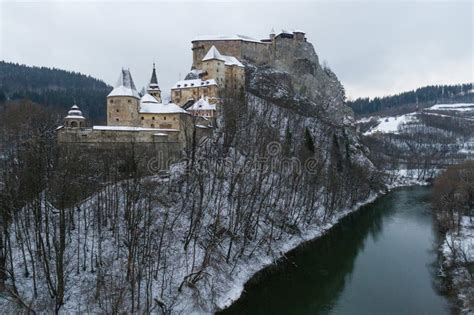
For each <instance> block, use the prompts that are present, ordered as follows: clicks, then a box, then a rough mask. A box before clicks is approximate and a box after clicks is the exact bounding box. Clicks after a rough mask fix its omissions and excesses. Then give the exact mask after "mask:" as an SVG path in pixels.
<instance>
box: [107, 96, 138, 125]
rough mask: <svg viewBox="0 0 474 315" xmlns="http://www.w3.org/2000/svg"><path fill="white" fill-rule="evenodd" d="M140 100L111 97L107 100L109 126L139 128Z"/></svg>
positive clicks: (126, 97)
mask: <svg viewBox="0 0 474 315" xmlns="http://www.w3.org/2000/svg"><path fill="white" fill-rule="evenodd" d="M138 108H139V100H138V99H136V98H134V97H129V96H111V97H108V98H107V125H109V126H139V122H138Z"/></svg>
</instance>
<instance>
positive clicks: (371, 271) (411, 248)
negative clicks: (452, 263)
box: [222, 187, 449, 315]
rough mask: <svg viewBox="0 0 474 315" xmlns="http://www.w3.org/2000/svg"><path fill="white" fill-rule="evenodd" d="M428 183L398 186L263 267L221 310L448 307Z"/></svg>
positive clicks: (426, 310) (420, 310)
mask: <svg viewBox="0 0 474 315" xmlns="http://www.w3.org/2000/svg"><path fill="white" fill-rule="evenodd" d="M430 194H431V189H430V188H429V187H407V188H401V189H397V190H394V191H392V192H390V193H389V194H387V195H386V196H383V197H381V198H379V199H378V200H377V201H375V202H374V203H372V204H370V205H367V206H365V207H363V208H362V209H360V210H359V211H358V212H356V213H354V214H352V215H350V216H348V217H346V218H344V219H343V220H342V221H341V222H340V224H337V225H336V226H335V227H334V228H333V229H331V230H330V231H329V232H328V233H327V234H326V235H325V236H323V237H321V238H319V239H317V240H315V241H312V242H310V243H309V244H306V245H304V246H301V247H300V248H298V249H296V250H294V251H292V252H290V253H288V255H287V258H288V259H287V260H286V261H284V262H282V263H280V264H279V265H278V266H277V267H276V268H269V269H267V270H264V271H262V272H261V273H259V274H258V275H257V276H256V277H254V279H252V280H251V281H250V282H249V283H248V284H247V286H246V291H245V292H244V293H243V295H242V296H241V298H240V299H239V300H237V301H236V302H235V303H234V304H233V305H232V306H231V307H229V308H228V309H226V310H225V311H223V312H222V314H226V315H230V314H430V315H434V314H447V313H449V306H448V302H447V300H446V298H445V297H443V296H442V295H440V294H439V293H438V292H437V290H436V285H435V281H436V271H437V252H436V246H437V234H436V231H435V229H434V226H433V218H432V216H431V213H430V205H429V198H430Z"/></svg>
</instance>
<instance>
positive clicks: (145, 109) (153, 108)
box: [140, 94, 186, 114]
mask: <svg viewBox="0 0 474 315" xmlns="http://www.w3.org/2000/svg"><path fill="white" fill-rule="evenodd" d="M179 113H186V111H185V110H184V109H182V108H181V107H179V106H178V105H176V104H174V103H168V104H163V103H159V102H158V101H157V100H156V99H155V98H154V97H153V96H151V95H150V94H145V95H143V97H142V98H141V100H140V114H179Z"/></svg>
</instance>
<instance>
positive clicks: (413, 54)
mask: <svg viewBox="0 0 474 315" xmlns="http://www.w3.org/2000/svg"><path fill="white" fill-rule="evenodd" d="M0 9H1V11H0V14H1V22H0V27H1V29H0V35H1V42H0V44H1V46H0V54H1V55H0V58H1V59H4V60H6V61H13V62H19V63H25V64H28V65H38V66H49V67H57V68H62V69H67V70H73V71H79V72H83V73H86V74H90V75H92V76H94V77H98V78H101V79H103V80H104V81H106V82H107V83H109V84H114V83H115V81H116V79H117V77H118V73H119V70H120V69H121V67H122V66H124V67H128V68H130V69H131V71H132V75H133V76H134V80H135V83H136V84H137V86H138V87H139V88H141V87H142V86H144V85H145V84H146V83H147V81H148V80H149V77H150V74H151V65H152V62H153V61H155V62H156V64H157V68H158V80H159V82H160V84H161V86H162V89H163V90H168V89H169V88H170V87H171V85H172V84H173V83H174V81H176V80H178V79H179V78H180V77H181V78H183V77H184V76H185V74H186V73H187V71H188V70H189V68H190V65H191V58H192V55H191V44H190V41H191V39H192V38H193V37H194V36H196V35H202V34H235V33H239V34H245V35H249V36H252V37H256V38H263V37H266V36H267V35H268V32H269V30H270V29H271V28H272V27H275V29H281V28H284V29H293V28H298V29H303V30H305V31H306V33H307V37H308V40H309V41H311V42H312V43H313V44H314V46H315V49H316V51H317V53H318V55H319V57H320V60H321V61H323V60H325V61H327V62H328V64H329V65H330V66H331V68H332V69H333V70H334V72H335V73H336V74H337V75H338V76H339V78H340V80H341V81H342V82H343V84H344V85H345V86H346V89H347V92H348V95H349V96H350V97H357V96H376V95H386V94H390V93H394V92H399V91H402V90H405V89H413V88H416V87H418V86H423V85H427V84H440V83H460V82H467V81H473V55H474V51H473V4H472V3H471V2H458V3H448V2H406V1H405V2H386V1H378V2H374V1H372V2H336V3H332V2H317V3H311V2H296V3H295V2H293V1H291V2H290V1H288V2H277V3H272V2H261V3H257V4H255V3H251V2H244V3H235V2H224V3H210V2H199V3H185V2H176V3H172V2H159V3H157V2H134V3H130V2H123V3H113V2H98V3H92V2H86V3H79V2H70V3H61V2H43V3H25V2H21V3H9V2H2V3H1V4H0Z"/></svg>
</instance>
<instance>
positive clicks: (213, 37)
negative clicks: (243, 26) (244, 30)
mask: <svg viewBox="0 0 474 315" xmlns="http://www.w3.org/2000/svg"><path fill="white" fill-rule="evenodd" d="M205 40H241V41H246V42H256V43H261V42H262V41H261V40H258V39H255V38H252V37H249V36H245V35H199V36H196V37H195V38H193V40H192V41H191V42H195V41H205Z"/></svg>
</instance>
